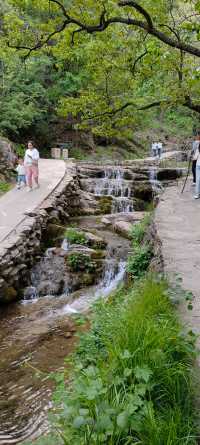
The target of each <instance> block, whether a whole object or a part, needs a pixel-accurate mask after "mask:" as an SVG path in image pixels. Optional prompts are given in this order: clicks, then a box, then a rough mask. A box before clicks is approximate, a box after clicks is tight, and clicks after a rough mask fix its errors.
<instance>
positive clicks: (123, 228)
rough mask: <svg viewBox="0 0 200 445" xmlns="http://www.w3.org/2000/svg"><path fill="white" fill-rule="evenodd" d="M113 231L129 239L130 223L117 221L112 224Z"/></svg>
mask: <svg viewBox="0 0 200 445" xmlns="http://www.w3.org/2000/svg"><path fill="white" fill-rule="evenodd" d="M113 228H114V230H115V232H117V233H119V234H120V235H122V236H124V238H128V239H131V233H130V232H131V229H132V224H131V223H130V222H127V221H117V222H116V223H115V224H114V226H113Z"/></svg>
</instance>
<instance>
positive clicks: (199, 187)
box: [194, 139, 200, 199]
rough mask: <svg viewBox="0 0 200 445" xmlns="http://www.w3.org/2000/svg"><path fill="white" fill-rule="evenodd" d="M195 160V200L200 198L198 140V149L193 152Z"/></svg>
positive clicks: (199, 143) (199, 146) (199, 153)
mask: <svg viewBox="0 0 200 445" xmlns="http://www.w3.org/2000/svg"><path fill="white" fill-rule="evenodd" d="M194 156H195V160H196V195H195V196H194V198H195V199H199V198H200V139H199V140H198V148H197V149H196V152H195V155H194Z"/></svg>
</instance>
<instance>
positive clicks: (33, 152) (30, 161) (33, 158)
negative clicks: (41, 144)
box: [24, 141, 40, 192]
mask: <svg viewBox="0 0 200 445" xmlns="http://www.w3.org/2000/svg"><path fill="white" fill-rule="evenodd" d="M39 158H40V155H39V151H38V150H37V148H35V147H34V145H33V141H29V142H28V148H27V150H26V152H25V157H24V165H25V168H26V178H27V183H28V190H27V191H28V192H31V191H32V187H33V179H34V181H35V184H36V188H38V187H39V182H38V176H39V170H38V161H39Z"/></svg>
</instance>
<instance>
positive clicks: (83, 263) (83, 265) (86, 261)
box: [67, 252, 96, 272]
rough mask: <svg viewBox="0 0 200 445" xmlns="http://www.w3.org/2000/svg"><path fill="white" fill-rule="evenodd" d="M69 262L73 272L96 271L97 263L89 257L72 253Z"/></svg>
mask: <svg viewBox="0 0 200 445" xmlns="http://www.w3.org/2000/svg"><path fill="white" fill-rule="evenodd" d="M67 262H68V264H69V267H70V268H71V270H72V271H73V272H80V271H85V272H94V270H95V269H96V263H95V262H94V261H92V260H91V258H90V257H89V256H88V255H85V254H83V253H79V252H77V253H71V254H70V255H69V256H68V257H67Z"/></svg>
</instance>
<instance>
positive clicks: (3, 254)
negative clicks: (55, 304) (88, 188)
mask: <svg viewBox="0 0 200 445" xmlns="http://www.w3.org/2000/svg"><path fill="white" fill-rule="evenodd" d="M77 189H78V183H77V175H76V167H75V165H74V164H71V165H68V168H67V174H66V175H65V176H64V178H63V180H62V181H61V182H60V184H59V185H58V186H57V187H56V189H55V190H54V191H53V192H52V193H51V194H50V195H49V197H48V198H47V199H45V200H44V201H43V203H42V204H41V205H40V206H39V207H37V208H36V209H35V210H34V211H32V212H31V213H28V214H27V215H26V216H25V218H24V219H23V220H22V222H21V223H20V224H18V226H17V227H16V229H15V230H13V231H12V232H11V233H10V234H9V236H8V237H6V239H5V240H3V241H2V242H1V247H0V303H8V302H10V301H13V300H15V299H16V298H17V297H18V292H19V289H20V288H23V287H24V284H25V283H26V281H27V279H28V277H29V270H30V269H31V267H32V265H33V264H34V263H35V261H36V260H37V257H38V256H39V255H40V254H41V242H42V238H43V235H44V233H45V231H46V228H47V226H48V225H49V224H50V223H51V222H53V223H56V222H57V223H59V224H61V223H62V222H63V223H64V222H66V221H67V219H68V217H69V216H71V215H73V214H74V211H75V209H77V208H78V207H79V195H78V194H77Z"/></svg>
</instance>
